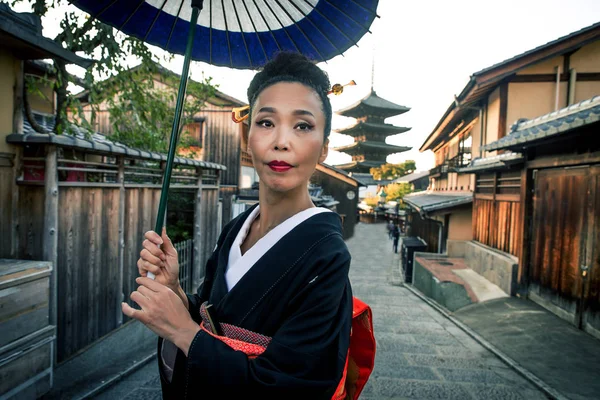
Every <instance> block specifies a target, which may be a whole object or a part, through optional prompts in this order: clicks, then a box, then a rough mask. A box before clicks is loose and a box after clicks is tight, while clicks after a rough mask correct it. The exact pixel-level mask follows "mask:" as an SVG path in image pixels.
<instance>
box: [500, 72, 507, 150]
mask: <svg viewBox="0 0 600 400" xmlns="http://www.w3.org/2000/svg"><path fill="white" fill-rule="evenodd" d="M507 113H508V83H507V82H503V83H502V84H501V85H500V115H499V117H498V139H502V138H503V137H504V136H506V117H507Z"/></svg>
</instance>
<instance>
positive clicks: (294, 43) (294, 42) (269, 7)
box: [265, 1, 302, 53]
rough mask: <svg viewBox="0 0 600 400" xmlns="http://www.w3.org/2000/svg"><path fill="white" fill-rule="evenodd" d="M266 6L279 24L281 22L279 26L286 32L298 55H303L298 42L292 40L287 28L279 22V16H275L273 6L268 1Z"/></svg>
mask: <svg viewBox="0 0 600 400" xmlns="http://www.w3.org/2000/svg"><path fill="white" fill-rule="evenodd" d="M265 4H266V5H267V8H268V9H269V11H271V13H273V16H274V17H275V19H276V20H277V22H279V25H281V29H282V30H283V31H284V32H285V34H286V35H287V37H288V39H290V41H291V42H292V44H293V45H294V47H295V48H296V51H297V52H298V53H302V51H300V49H299V48H298V45H297V44H296V41H295V40H294V39H292V37H291V36H290V33H289V32H288V31H287V29H285V26H283V24H282V23H281V21H280V20H279V17H278V16H277V14H275V11H273V9H272V8H271V5H270V4H269V3H268V2H267V1H265Z"/></svg>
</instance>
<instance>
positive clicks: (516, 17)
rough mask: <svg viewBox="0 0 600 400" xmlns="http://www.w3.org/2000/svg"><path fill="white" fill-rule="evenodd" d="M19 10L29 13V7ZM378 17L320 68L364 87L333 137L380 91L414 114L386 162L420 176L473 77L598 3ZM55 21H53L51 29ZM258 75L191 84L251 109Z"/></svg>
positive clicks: (581, 20) (337, 139)
mask: <svg viewBox="0 0 600 400" xmlns="http://www.w3.org/2000/svg"><path fill="white" fill-rule="evenodd" d="M17 10H18V11H28V10H27V9H26V8H23V7H21V8H20V9H19V8H17ZM59 11H61V10H59ZM377 12H378V15H379V16H380V18H376V19H375V21H374V22H373V24H372V25H371V33H367V34H366V35H365V36H364V37H363V38H362V39H361V40H360V41H359V42H358V44H357V46H354V47H352V48H350V49H348V50H347V51H346V52H345V53H344V55H340V56H337V57H335V58H333V59H331V60H329V61H327V62H324V63H319V66H320V67H321V68H322V69H323V70H325V71H326V72H327V74H328V75H329V78H330V80H331V82H332V83H341V84H345V83H348V82H349V81H350V80H355V81H356V83H357V85H356V86H349V87H346V88H345V90H344V93H343V94H341V95H339V96H333V95H332V96H330V98H331V103H332V106H333V110H334V118H333V122H332V128H333V129H334V130H335V129H339V128H343V127H345V126H349V125H351V124H353V123H354V119H352V118H346V117H342V116H339V115H335V111H336V110H339V109H342V108H345V107H347V106H349V105H351V104H353V103H355V102H356V101H358V100H360V99H361V98H363V97H365V96H367V95H368V94H369V92H370V89H371V84H373V88H374V90H375V91H376V92H377V95H378V96H380V97H382V98H384V99H386V100H389V101H391V102H393V103H396V104H400V105H403V106H407V107H410V111H408V112H406V113H404V114H401V115H399V116H395V117H390V118H388V119H387V120H386V122H387V123H390V124H394V125H399V126H404V127H409V128H411V129H410V130H409V131H407V132H404V133H401V134H398V135H393V136H390V137H388V138H387V140H386V142H387V143H389V144H394V145H399V146H408V147H411V148H412V150H410V151H407V152H403V153H397V154H392V155H390V156H388V158H387V161H388V162H391V163H399V162H403V161H405V160H415V161H416V163H417V170H419V171H422V170H428V169H430V168H432V167H433V166H434V161H433V154H432V153H431V152H430V151H427V152H424V153H421V152H419V148H420V147H421V145H422V144H423V142H424V141H425V139H426V138H427V136H429V134H430V133H431V131H432V130H433V129H434V127H435V126H436V125H437V123H438V121H439V119H440V118H441V117H442V115H443V113H444V112H445V111H446V110H447V109H448V107H449V106H450V104H451V103H452V101H453V99H454V95H458V94H459V93H460V92H461V91H462V89H463V88H464V87H465V85H466V84H467V82H468V80H469V77H470V75H472V74H473V73H475V72H477V71H479V70H481V69H484V68H486V67H489V66H491V65H493V64H495V63H497V62H500V61H503V60H505V59H507V58H510V57H513V56H515V55H518V54H520V53H523V52H525V51H527V50H530V49H532V48H534V47H537V46H539V45H542V44H544V43H547V42H549V41H551V40H554V39H557V38H559V37H561V36H564V35H567V34H569V33H571V32H574V31H577V30H579V29H581V28H584V27H586V26H589V25H592V24H594V23H596V22H599V21H600V1H599V0H518V1H517V0H504V1H502V2H491V1H486V0H454V1H447V0H419V1H403V0H379V5H378V10H377ZM53 18H56V15H54V16H51V17H50V18H48V20H51V19H53ZM42 23H43V25H44V35H46V36H48V37H53V36H54V35H55V34H56V33H55V32H53V29H56V24H55V23H54V24H53V23H52V22H51V21H50V23H49V22H48V21H42ZM157 52H160V51H157ZM163 65H164V66H165V67H167V68H169V69H171V70H173V71H174V72H177V73H181V68H182V65H183V57H182V56H176V57H175V58H174V59H173V60H172V61H171V62H169V63H167V64H163ZM373 72H374V73H373ZM255 73H256V72H255V71H249V70H235V69H230V68H225V67H215V66H212V65H208V64H206V63H202V62H197V61H195V62H192V64H191V67H190V74H191V78H192V79H198V80H200V79H202V76H203V74H204V75H205V76H210V77H212V78H213V83H215V84H217V85H218V89H219V90H220V91H222V92H224V93H226V94H228V95H230V96H233V97H235V98H237V99H239V100H242V101H247V99H246V88H247V87H248V84H249V82H250V80H251V79H252V77H253V76H254V74H255ZM372 78H373V79H372ZM508 123H509V124H510V123H512V121H508ZM352 140H353V139H352V138H351V137H349V136H346V135H341V134H338V133H335V132H333V133H332V134H331V137H330V145H331V147H335V146H341V145H344V144H348V143H351V142H352ZM348 161H350V156H348V155H345V154H343V153H339V152H337V151H335V150H332V149H330V152H329V156H328V158H327V159H326V160H325V162H326V163H328V164H331V165H336V164H341V163H344V162H348Z"/></svg>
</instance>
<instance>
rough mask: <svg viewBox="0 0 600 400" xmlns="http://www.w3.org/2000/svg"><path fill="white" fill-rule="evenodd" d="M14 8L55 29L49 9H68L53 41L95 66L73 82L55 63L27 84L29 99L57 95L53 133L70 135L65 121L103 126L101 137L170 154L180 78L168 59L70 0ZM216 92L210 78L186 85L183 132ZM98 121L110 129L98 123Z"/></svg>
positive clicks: (32, 0) (28, 0)
mask: <svg viewBox="0 0 600 400" xmlns="http://www.w3.org/2000/svg"><path fill="white" fill-rule="evenodd" d="M17 3H25V4H29V5H30V6H31V8H32V10H33V12H34V13H35V14H36V15H38V16H40V17H41V18H42V23H53V24H56V23H57V21H49V20H44V17H45V16H46V14H47V13H48V11H49V10H50V9H54V10H65V11H64V13H63V15H62V19H61V20H60V21H58V24H59V26H60V28H61V30H60V32H59V33H58V34H57V35H56V37H55V38H54V40H55V41H56V42H58V43H59V44H60V45H61V46H63V47H64V48H66V49H67V50H69V51H72V52H75V53H77V54H78V55H81V56H84V57H88V58H91V59H94V61H95V63H94V64H93V65H92V66H91V67H90V68H89V69H88V70H86V71H83V73H82V74H79V75H83V76H76V75H74V74H73V73H70V72H68V71H67V68H66V66H65V65H64V64H63V63H62V62H61V61H60V60H54V69H55V71H56V74H55V76H53V77H52V79H49V80H45V81H42V80H37V81H34V80H31V81H28V82H27V87H28V90H29V91H30V93H41V92H43V88H48V86H50V87H52V89H53V90H54V91H55V92H56V96H57V101H56V105H57V112H56V120H57V121H56V122H57V123H56V129H55V130H56V133H59V134H60V133H63V132H68V129H69V123H68V119H70V121H69V122H75V123H77V124H79V125H82V126H83V127H86V128H88V129H90V130H94V129H95V128H97V127H98V126H101V127H102V129H100V133H102V134H105V135H109V136H111V139H113V140H115V141H119V142H121V143H123V144H125V145H128V146H131V147H136V148H139V149H143V150H148V151H158V152H166V151H167V149H168V137H169V135H170V133H171V128H172V123H173V116H174V113H175V97H176V94H177V89H178V86H179V79H180V78H179V76H177V74H174V73H172V72H170V71H168V70H166V69H164V68H162V67H160V63H161V62H162V61H168V60H170V59H172V57H173V55H171V54H160V55H158V54H155V53H153V52H152V51H151V49H150V48H149V47H148V46H147V45H146V43H144V42H142V41H140V40H138V39H136V38H132V37H128V36H126V35H124V34H123V33H121V32H119V31H117V30H116V29H114V28H112V27H111V26H109V25H106V24H103V23H102V22H100V21H99V20H96V19H94V18H90V17H89V16H88V15H86V14H84V13H83V12H80V11H78V10H77V9H74V8H73V7H72V6H71V5H70V4H69V2H68V1H67V0H14V1H12V3H11V4H12V5H13V6H14V5H15V4H17ZM136 64H137V67H135V68H133V69H131V68H130V67H131V65H136ZM71 84H74V85H76V86H78V87H82V86H83V89H84V92H82V93H80V94H74V93H73V92H71V90H69V89H70V85H71ZM42 85H45V86H42ZM214 94H215V86H214V85H213V84H212V82H211V78H204V77H203V78H202V81H201V82H189V84H188V89H187V99H186V101H185V104H184V111H183V116H182V121H181V125H180V126H182V127H184V126H185V125H186V124H187V123H189V122H191V121H192V117H193V115H194V114H196V113H198V111H199V110H200V109H201V108H202V107H203V106H204V104H205V102H206V100H207V99H208V98H209V97H211V96H213V95H214ZM103 118H104V119H105V121H108V123H104V124H100V125H98V122H99V121H101V120H102V119H103ZM188 136H189V135H187V134H186V132H185V130H184V132H182V133H181V138H180V139H181V140H180V143H182V144H184V145H185V144H186V143H188V142H190V140H189V138H188Z"/></svg>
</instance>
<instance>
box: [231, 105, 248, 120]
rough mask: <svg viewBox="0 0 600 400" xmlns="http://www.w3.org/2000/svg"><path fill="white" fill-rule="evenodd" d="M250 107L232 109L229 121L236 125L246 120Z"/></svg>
mask: <svg viewBox="0 0 600 400" xmlns="http://www.w3.org/2000/svg"><path fill="white" fill-rule="evenodd" d="M249 110H250V106H243V107H234V108H232V109H231V119H232V120H233V122H235V123H236V124H239V123H240V122H242V121H245V120H247V119H248V116H249V115H250V112H249Z"/></svg>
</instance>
